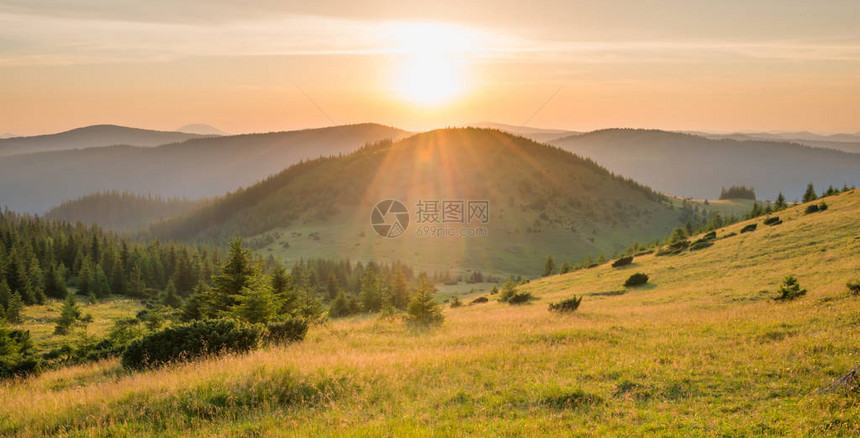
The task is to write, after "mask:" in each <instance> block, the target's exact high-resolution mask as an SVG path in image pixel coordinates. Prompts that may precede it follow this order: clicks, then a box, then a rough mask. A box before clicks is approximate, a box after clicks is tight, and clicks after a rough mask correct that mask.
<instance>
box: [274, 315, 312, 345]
mask: <svg viewBox="0 0 860 438" xmlns="http://www.w3.org/2000/svg"><path fill="white" fill-rule="evenodd" d="M308 325H309V324H308V321H307V320H306V319H304V318H295V317H293V318H287V319H281V320H275V321H271V322H269V323H268V324H266V328H267V329H269V335H268V339H269V341H272V342H278V343H289V342H299V341H301V340H303V339H304V338H305V335H307V333H308Z"/></svg>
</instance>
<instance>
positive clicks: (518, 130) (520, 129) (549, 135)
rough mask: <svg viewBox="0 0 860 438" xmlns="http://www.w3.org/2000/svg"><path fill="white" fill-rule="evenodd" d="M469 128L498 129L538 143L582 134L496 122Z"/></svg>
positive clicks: (477, 124) (482, 123)
mask: <svg viewBox="0 0 860 438" xmlns="http://www.w3.org/2000/svg"><path fill="white" fill-rule="evenodd" d="M469 126H470V127H473V128H486V129H498V130H499V131H502V132H507V133H510V134H514V135H519V136H522V137H525V138H530V139H532V140H534V141H536V142H538V143H548V142H550V141H552V140H556V139H559V138H563V137H568V136H571V135H576V134H581V133H580V132H576V131H566V130H563V129H545V128H533V127H531V126H514V125H507V124H504V123H495V122H479V123H472V124H470V125H469Z"/></svg>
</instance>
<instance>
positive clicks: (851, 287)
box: [845, 280, 860, 296]
mask: <svg viewBox="0 0 860 438" xmlns="http://www.w3.org/2000/svg"><path fill="white" fill-rule="evenodd" d="M845 286H848V291H849V292H851V294H852V295H855V296H856V295H860V280H857V281H855V282H853V283H852V282H850V281H849V282H848V283H846V284H845Z"/></svg>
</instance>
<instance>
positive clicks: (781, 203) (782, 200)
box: [774, 192, 788, 211]
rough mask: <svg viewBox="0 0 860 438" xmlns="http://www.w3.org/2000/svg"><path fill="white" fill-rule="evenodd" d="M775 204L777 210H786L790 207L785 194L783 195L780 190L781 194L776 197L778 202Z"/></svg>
mask: <svg viewBox="0 0 860 438" xmlns="http://www.w3.org/2000/svg"><path fill="white" fill-rule="evenodd" d="M774 206H775V207H776V208H775V210H776V211H779V210H785V209H786V208H787V207H788V204H786V203H785V196H783V195H782V192H779V195H778V196H777V197H776V203H775V204H774Z"/></svg>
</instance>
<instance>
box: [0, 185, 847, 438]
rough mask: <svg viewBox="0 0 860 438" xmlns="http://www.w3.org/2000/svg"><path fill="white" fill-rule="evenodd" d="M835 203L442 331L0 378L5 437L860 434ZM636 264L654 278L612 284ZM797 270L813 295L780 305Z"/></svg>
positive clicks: (343, 330)
mask: <svg viewBox="0 0 860 438" xmlns="http://www.w3.org/2000/svg"><path fill="white" fill-rule="evenodd" d="M827 203H828V204H829V205H830V209H829V210H827V211H826V212H823V213H816V214H813V215H803V214H802V212H801V209H802V207H799V208H793V209H790V210H789V211H785V212H780V213H779V216H780V217H782V219H783V221H784V223H783V224H782V225H778V226H775V227H767V226H761V225H760V226H759V229H758V230H757V231H755V232H753V233H746V234H743V235H740V234H739V235H737V236H733V237H729V238H726V239H722V240H718V241H717V242H716V243H715V245H714V246H712V247H710V248H707V249H705V250H701V251H697V252H694V253H685V254H683V255H679V256H670V257H654V256H645V257H640V258H637V259H636V260H634V263H633V264H632V265H630V266H627V267H623V268H611V267H610V266H609V264H606V265H603V266H600V267H598V268H594V269H589V270H585V271H580V272H576V273H572V274H568V275H564V276H555V277H551V278H548V279H545V280H542V281H539V282H533V283H532V284H530V285H528V286H526V287H527V288H528V289H529V290H530V291H531V292H532V293H534V294H535V295H537V296H538V297H539V298H540V299H539V300H538V301H536V302H534V303H532V304H529V305H524V306H508V305H506V304H502V303H498V302H495V301H491V302H489V303H486V304H480V305H474V306H463V307H460V308H457V309H448V308H446V310H445V315H446V321H445V324H444V325H443V326H442V327H441V328H439V329H436V330H431V331H427V332H414V331H411V330H410V329H408V328H407V327H406V326H405V325H404V324H403V323H402V322H400V321H397V320H388V321H381V320H378V319H375V318H352V319H347V320H337V321H333V322H330V323H328V324H327V325H325V326H320V327H315V328H313V329H312V330H311V331H310V332H309V335H308V339H306V340H305V341H304V342H303V343H301V344H297V345H291V346H286V347H278V348H271V349H267V350H262V351H257V352H254V353H252V354H248V355H244V356H228V357H221V358H212V359H208V360H203V361H198V362H194V363H190V364H183V365H176V366H172V367H169V368H164V369H160V370H154V371H149V372H144V373H127V372H125V371H123V370H122V369H121V368H120V367H119V364H118V362H117V361H105V362H100V363H97V364H91V365H87V366H78V367H71V368H66V369H61V370H56V371H51V372H48V373H45V374H44V375H42V376H40V377H38V378H33V379H28V380H23V381H18V382H11V383H10V382H7V383H3V384H0V400H2V407H0V433H4V434H10V435H16V434H18V435H40V434H61V435H75V436H77V435H81V436H97V435H116V436H138V435H142V434H146V435H166V436H174V435H177V434H180V435H192V436H211V435H226V436H272V435H274V436H278V435H285V436H293V435H339V436H356V435H395V436H401V435H407V436H430V435H433V436H438V435H443V436H444V435H466V434H478V435H493V436H498V435H512V436H521V435H551V436H560V435H593V434H604V435H625V436H630V435H632V436H652V435H675V436H713V435H724V436H749V435H772V436H798V435H844V436H857V435H858V434H860V396H858V395H857V394H848V393H843V392H838V391H837V392H833V393H826V394H824V393H819V392H818V389H819V388H823V387H825V386H827V385H828V384H830V383H831V382H832V381H833V380H834V379H836V378H838V377H839V376H840V375H842V374H844V373H845V372H847V371H849V370H850V369H852V368H854V367H855V366H856V365H857V364H858V363H860V350H858V346H857V342H856V340H857V336H856V333H857V330H858V327H860V299H858V298H856V297H851V296H850V295H849V294H848V292H847V290H846V288H845V283H846V281H848V280H851V279H856V278H858V277H860V239H858V236H860V220H858V217H860V193H857V192H856V191H855V192H852V193H849V194H844V195H841V196H838V197H835V198H830V199H827ZM757 222H759V223H760V222H761V219H759V220H758V221H757ZM744 224H745V223H740V224H736V225H733V226H732V227H729V228H728V229H727V230H721V231H720V232H719V235H718V237H722V236H723V235H725V234H726V233H728V232H730V231H738V230H739V229H740V228H741V227H742V226H743V225H744ZM633 272H645V273H647V274H648V275H649V276H650V277H651V280H650V284H649V285H647V286H644V287H639V288H635V289H630V290H627V291H624V292H623V293H613V294H603V293H604V292H615V291H621V290H623V288H622V286H621V285H622V284H623V282H624V280H625V279H626V278H627V277H628V276H629V275H630V274H631V273H633ZM788 274H793V275H795V276H797V278H798V279H799V281H800V284H801V285H802V286H803V287H804V288H806V289H808V290H809V293H808V294H807V295H806V296H804V297H802V298H800V299H798V300H796V301H793V302H788V303H777V302H774V301H773V300H771V299H770V297H771V296H772V295H773V294H774V291H775V290H776V288H777V286H778V284H779V282H780V281H781V280H782V278H783V277H784V276H785V275H788ZM763 291H767V292H763ZM571 294H577V295H579V294H585V295H586V298H585V300H584V301H583V304H582V306H581V307H580V309H579V310H578V311H577V312H576V313H575V314H573V315H570V316H557V315H554V314H550V313H549V312H548V311H547V309H546V306H547V304H548V303H549V302H551V301H555V300H559V299H561V298H564V297H568V296H569V295H571Z"/></svg>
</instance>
